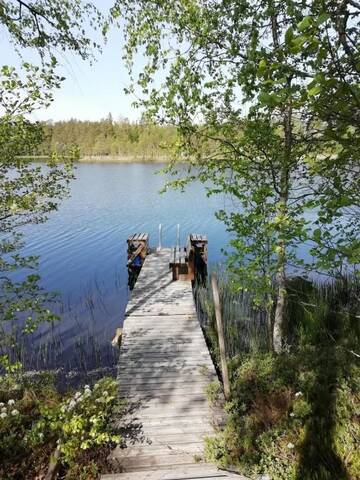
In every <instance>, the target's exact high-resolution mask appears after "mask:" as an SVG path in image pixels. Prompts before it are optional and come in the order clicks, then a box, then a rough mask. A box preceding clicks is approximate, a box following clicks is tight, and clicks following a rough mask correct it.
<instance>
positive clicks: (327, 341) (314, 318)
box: [206, 277, 360, 480]
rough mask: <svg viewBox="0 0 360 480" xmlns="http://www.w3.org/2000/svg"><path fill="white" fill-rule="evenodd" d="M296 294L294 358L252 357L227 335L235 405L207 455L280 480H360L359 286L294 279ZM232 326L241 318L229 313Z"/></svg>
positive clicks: (291, 327)
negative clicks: (358, 439) (358, 444)
mask: <svg viewBox="0 0 360 480" xmlns="http://www.w3.org/2000/svg"><path fill="white" fill-rule="evenodd" d="M288 291H289V302H288V305H287V311H286V318H289V319H291V322H287V324H288V329H287V331H286V344H287V351H286V353H285V352H284V353H283V354H282V355H280V356H275V355H274V354H272V353H265V352H264V351H263V353H259V352H258V351H256V350H251V349H247V350H246V344H245V345H244V342H242V343H241V342H239V341H238V340H237V338H238V336H237V335H236V336H235V340H236V342H235V344H236V345H237V350H236V349H235V350H234V348H233V345H234V339H232V338H231V337H230V335H231V333H229V335H227V336H225V341H226V348H227V352H228V355H229V358H230V359H229V372H230V380H231V401H229V402H228V403H227V404H226V406H225V409H226V411H227V413H228V417H227V423H226V426H225V428H224V430H223V432H222V433H221V434H219V435H218V436H217V437H216V438H210V439H207V441H206V456H207V458H208V460H210V461H216V462H217V463H218V464H219V465H221V466H222V467H227V466H230V465H231V466H233V465H236V466H237V468H238V469H239V471H240V472H242V473H248V474H249V475H255V474H267V475H269V477H270V478H271V479H273V480H280V479H282V480H292V479H293V480H299V479H305V480H313V479H317V480H330V479H332V478H336V479H339V480H340V479H347V480H349V479H351V480H352V479H354V480H355V479H356V478H358V477H359V474H360V470H359V468H360V463H359V459H360V456H359V452H358V447H357V438H358V437H359V433H360V424H359V420H358V411H359V408H360V403H359V398H360V397H359V392H360V390H359V389H360V384H359V378H360V377H359V373H360V369H359V363H358V355H359V348H360V334H359V322H358V311H359V283H358V279H357V278H356V277H354V278H347V279H345V280H344V281H343V282H340V281H339V282H335V283H325V284H324V283H321V284H316V283H310V282H309V281H305V280H304V279H301V278H294V279H292V281H291V282H289V286H288ZM228 322H230V323H232V322H233V319H232V318H231V317H229V316H228V314H227V313H226V310H224V311H223V323H224V325H225V331H227V323H228ZM241 327H242V326H241V323H239V326H238V329H241ZM251 334H252V333H251V332H250V335H251ZM243 335H244V333H242V336H243ZM246 351H247V352H248V353H244V352H246ZM236 353H237V355H236Z"/></svg>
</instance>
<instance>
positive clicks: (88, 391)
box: [84, 388, 91, 397]
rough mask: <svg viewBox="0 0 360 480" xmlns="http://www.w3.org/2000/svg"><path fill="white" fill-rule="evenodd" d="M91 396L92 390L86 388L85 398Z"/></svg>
mask: <svg viewBox="0 0 360 480" xmlns="http://www.w3.org/2000/svg"><path fill="white" fill-rule="evenodd" d="M90 395H91V390H90V389H88V388H86V389H85V392H84V396H85V397H90Z"/></svg>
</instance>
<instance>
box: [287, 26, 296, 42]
mask: <svg viewBox="0 0 360 480" xmlns="http://www.w3.org/2000/svg"><path fill="white" fill-rule="evenodd" d="M293 38H294V29H293V27H290V28H288V29H287V30H286V33H285V43H286V45H290V44H291V42H292V40H293Z"/></svg>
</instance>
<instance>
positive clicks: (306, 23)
mask: <svg viewBox="0 0 360 480" xmlns="http://www.w3.org/2000/svg"><path fill="white" fill-rule="evenodd" d="M311 25H312V18H311V17H309V16H307V17H304V18H303V19H302V20H301V22H300V23H298V24H297V28H298V30H299V32H303V31H305V30H306V29H307V28H309V27H311Z"/></svg>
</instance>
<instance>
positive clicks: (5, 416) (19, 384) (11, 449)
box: [0, 375, 121, 480]
mask: <svg viewBox="0 0 360 480" xmlns="http://www.w3.org/2000/svg"><path fill="white" fill-rule="evenodd" d="M0 399H1V403H0V458H1V459H2V461H1V464H0V478H2V479H4V480H5V479H12V478H35V477H37V476H38V475H42V474H43V473H44V472H45V471H46V469H47V467H48V464H49V460H50V457H51V455H52V454H53V453H54V451H55V449H56V448H57V449H59V450H60V464H61V467H60V469H61V472H62V476H63V478H66V479H71V478H75V477H76V478H84V479H85V478H86V479H91V478H97V475H98V473H99V467H101V466H102V465H101V462H102V461H105V459H106V456H107V455H106V453H108V452H109V450H110V448H112V447H113V446H114V445H115V444H116V443H118V442H119V441H120V437H119V435H117V433H116V431H115V430H114V427H113V426H112V422H111V417H112V415H113V414H114V412H116V411H119V410H120V411H121V405H119V403H118V400H117V383H116V381H115V380H113V379H111V378H104V379H102V380H100V381H98V382H97V383H96V384H95V385H94V387H93V388H91V387H90V386H88V385H86V386H85V387H84V388H82V389H81V390H79V391H78V392H76V393H72V394H70V393H69V394H65V395H60V394H59V393H58V392H57V391H56V389H55V387H54V385H53V383H52V379H51V377H49V376H43V377H41V378H40V379H39V380H37V381H29V380H27V379H24V378H23V379H19V378H18V379H15V378H14V377H10V376H9V375H7V376H4V377H2V378H1V381H0Z"/></svg>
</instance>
